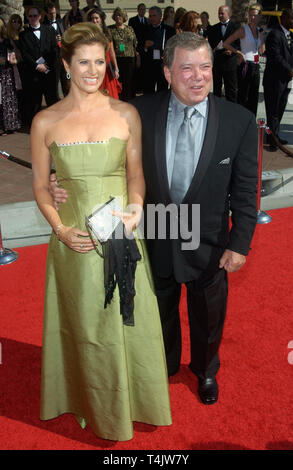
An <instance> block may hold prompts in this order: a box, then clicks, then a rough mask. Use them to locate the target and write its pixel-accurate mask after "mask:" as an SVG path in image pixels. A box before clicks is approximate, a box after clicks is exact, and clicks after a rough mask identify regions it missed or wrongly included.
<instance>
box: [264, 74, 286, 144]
mask: <svg viewBox="0 0 293 470" xmlns="http://www.w3.org/2000/svg"><path fill="white" fill-rule="evenodd" d="M287 85H288V84H287V82H282V83H281V82H275V81H270V80H268V79H267V78H266V79H264V81H263V87H264V98H265V107H266V115H267V125H268V126H269V128H270V129H271V131H272V132H273V133H274V134H275V135H278V134H279V130H280V122H281V120H282V117H283V114H284V111H285V108H286V104H287V100H288V95H289V93H290V89H289V88H287Z"/></svg>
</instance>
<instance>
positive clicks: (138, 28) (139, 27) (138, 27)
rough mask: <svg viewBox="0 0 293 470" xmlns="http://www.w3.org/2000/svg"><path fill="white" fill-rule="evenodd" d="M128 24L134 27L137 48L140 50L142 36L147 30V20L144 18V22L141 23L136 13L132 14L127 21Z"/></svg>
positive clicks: (141, 47)
mask: <svg viewBox="0 0 293 470" xmlns="http://www.w3.org/2000/svg"><path fill="white" fill-rule="evenodd" d="M128 24H129V26H131V27H132V28H133V29H134V32H135V36H136V39H137V44H138V46H137V50H138V51H139V52H141V50H143V48H144V37H145V33H146V30H147V27H148V25H149V20H148V19H147V18H144V23H143V24H141V22H140V20H139V19H138V15H136V16H133V17H132V18H130V20H129V21H128Z"/></svg>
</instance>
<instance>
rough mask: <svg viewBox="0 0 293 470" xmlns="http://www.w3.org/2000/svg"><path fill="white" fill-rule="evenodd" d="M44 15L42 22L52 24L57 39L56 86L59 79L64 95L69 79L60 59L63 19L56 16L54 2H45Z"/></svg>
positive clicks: (63, 30) (67, 89) (67, 90)
mask: <svg viewBox="0 0 293 470" xmlns="http://www.w3.org/2000/svg"><path fill="white" fill-rule="evenodd" d="M45 11H46V15H45V18H44V21H43V24H45V25H48V26H52V28H54V30H55V34H56V41H57V46H58V47H57V62H56V80H57V87H58V82H59V79H60V82H61V87H62V92H63V95H64V96H66V95H67V93H68V92H69V81H68V80H67V79H66V72H65V68H64V65H63V63H62V60H61V37H62V36H63V34H64V32H65V28H64V24H63V21H62V20H61V18H60V16H59V15H58V16H59V18H58V17H57V11H56V7H55V5H54V3H51V2H50V3H47V5H46V7H45Z"/></svg>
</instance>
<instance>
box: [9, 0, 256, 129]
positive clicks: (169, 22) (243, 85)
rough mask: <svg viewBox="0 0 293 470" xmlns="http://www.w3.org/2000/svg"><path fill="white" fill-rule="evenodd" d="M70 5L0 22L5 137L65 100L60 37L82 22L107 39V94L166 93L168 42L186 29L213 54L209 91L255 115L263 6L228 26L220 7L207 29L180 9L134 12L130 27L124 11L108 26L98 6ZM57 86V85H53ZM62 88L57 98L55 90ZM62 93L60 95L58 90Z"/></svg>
mask: <svg viewBox="0 0 293 470" xmlns="http://www.w3.org/2000/svg"><path fill="white" fill-rule="evenodd" d="M86 3H87V6H86V7H84V8H80V5H79V0H69V5H70V9H69V10H68V12H67V13H66V14H65V15H64V16H63V18H61V17H60V15H59V14H58V11H57V9H56V7H55V5H54V3H48V4H47V5H46V8H45V12H41V11H40V10H39V9H38V8H37V7H30V8H29V9H28V10H26V12H25V15H24V20H23V19H22V18H21V17H20V16H19V15H17V14H14V15H12V16H11V17H10V18H9V21H8V22H7V24H6V25H5V24H4V21H3V20H2V19H0V94H1V96H0V128H2V135H3V134H4V135H7V133H11V132H14V131H16V130H18V129H19V128H20V127H21V125H26V126H30V124H31V122H32V118H33V117H34V115H35V114H36V113H37V112H38V111H39V110H40V108H41V105H42V99H43V96H44V97H45V100H46V104H47V105H48V106H49V105H51V104H53V103H55V102H56V101H58V100H59V99H60V95H61V97H62V94H63V96H66V95H67V93H68V91H69V86H70V77H68V76H66V73H65V69H64V66H63V64H62V60H61V53H60V47H61V38H62V35H63V34H64V32H65V30H66V29H67V28H69V27H71V26H72V25H74V24H76V23H79V22H84V21H88V22H93V23H95V24H97V25H98V26H99V27H100V28H101V29H102V31H103V33H104V34H105V36H106V38H107V40H108V44H109V47H108V51H107V56H106V61H107V71H106V76H105V79H104V82H103V84H102V89H103V90H104V92H105V93H108V94H109V95H110V96H112V97H114V98H117V99H121V100H124V101H129V100H131V99H132V98H133V97H135V95H137V94H141V93H143V94H147V93H153V92H155V91H160V90H163V89H166V88H168V83H167V81H166V79H165V77H164V74H163V61H162V56H163V51H164V47H165V44H166V42H167V41H168V39H169V38H170V37H171V36H173V35H175V34H178V33H180V32H183V31H189V32H193V33H194V34H198V35H201V36H203V37H205V38H206V40H207V41H209V43H210V46H211V48H212V50H213V53H214V65H213V93H214V94H215V95H216V96H221V95H222V93H223V88H224V95H225V97H226V99H227V100H229V101H232V102H238V103H240V104H241V105H243V106H245V107H247V108H248V109H249V110H250V111H252V112H253V113H254V114H255V115H256V113H257V105H258V90H259V83H260V70H259V58H260V56H261V55H263V54H265V41H264V34H263V31H262V29H261V28H260V27H259V25H258V23H259V20H260V18H261V6H260V5H259V4H258V3H255V4H253V5H251V6H250V7H249V11H248V18H247V23H246V24H242V25H240V24H238V23H235V22H233V21H231V20H230V9H229V7H228V6H226V5H223V6H220V7H219V9H218V17H219V23H217V24H215V25H211V24H210V22H209V13H208V12H206V11H203V12H201V13H198V12H196V11H186V9H185V8H182V7H180V8H177V9H176V11H175V9H174V8H173V7H172V6H167V7H166V8H165V9H164V11H162V9H161V8H160V7H158V6H153V7H151V8H149V10H148V16H147V15H146V12H147V9H146V5H145V4H144V3H140V4H139V5H138V6H137V15H136V16H134V17H132V18H130V19H129V21H128V16H127V12H126V11H125V10H123V9H122V8H119V7H118V8H115V10H114V11H113V14H112V19H113V21H114V24H112V25H110V26H106V13H105V12H104V11H103V10H102V7H101V5H100V2H99V0H96V1H95V0H86ZM59 83H60V84H61V87H58V85H59ZM61 89H62V94H61V93H60V90H61ZM58 90H59V92H58Z"/></svg>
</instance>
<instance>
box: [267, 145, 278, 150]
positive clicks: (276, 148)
mask: <svg viewBox="0 0 293 470" xmlns="http://www.w3.org/2000/svg"><path fill="white" fill-rule="evenodd" d="M267 150H268V151H269V152H276V151H277V150H278V147H277V146H276V145H274V144H270V145H269V148H268V149H267Z"/></svg>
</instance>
